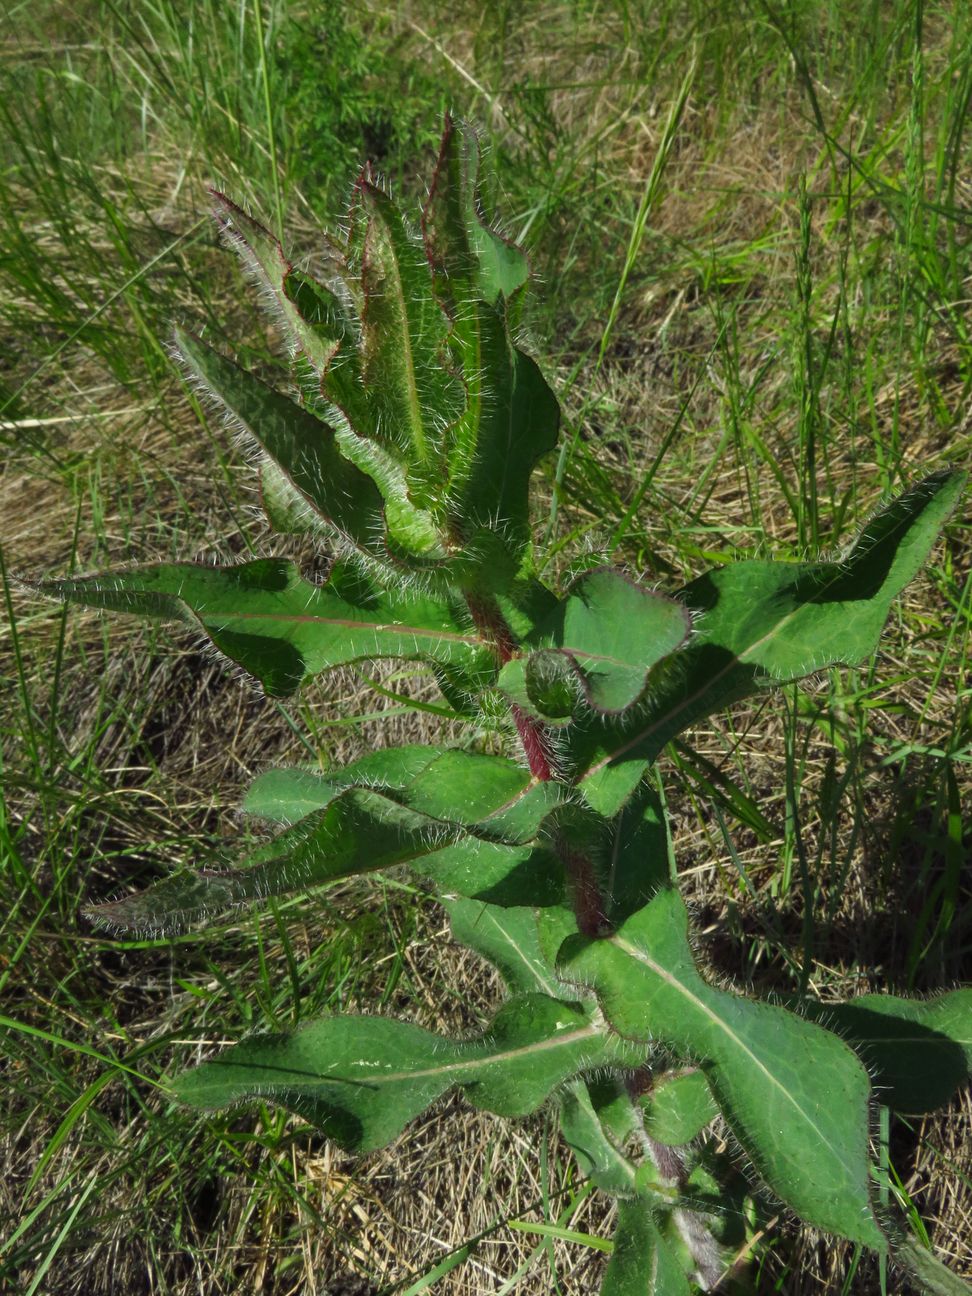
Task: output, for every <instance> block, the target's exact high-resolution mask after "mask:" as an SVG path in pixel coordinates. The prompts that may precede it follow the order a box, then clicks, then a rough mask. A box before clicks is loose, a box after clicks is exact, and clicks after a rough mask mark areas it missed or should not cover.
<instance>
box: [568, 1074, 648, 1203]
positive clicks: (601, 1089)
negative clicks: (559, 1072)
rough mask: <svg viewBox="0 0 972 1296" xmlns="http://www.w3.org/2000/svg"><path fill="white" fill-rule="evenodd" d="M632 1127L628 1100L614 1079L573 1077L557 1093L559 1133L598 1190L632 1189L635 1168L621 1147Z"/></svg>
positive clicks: (625, 1191) (614, 1193)
mask: <svg viewBox="0 0 972 1296" xmlns="http://www.w3.org/2000/svg"><path fill="white" fill-rule="evenodd" d="M612 1106H613V1107H616V1108H617V1109H618V1111H617V1112H616V1113H615V1112H613V1111H612V1110H611V1108H612ZM635 1130H636V1121H635V1112H634V1108H633V1106H632V1103H631V1100H630V1099H629V1098H628V1096H627V1095H626V1094H624V1093H623V1092H622V1091H621V1090H620V1088H619V1086H618V1085H617V1084H616V1083H615V1082H614V1081H610V1080H609V1081H604V1082H597V1081H590V1080H589V1081H583V1080H575V1081H574V1082H573V1083H572V1084H570V1085H568V1087H567V1089H566V1090H565V1091H564V1093H563V1095H562V1096H561V1101H560V1132H561V1134H562V1135H563V1136H564V1139H565V1141H566V1143H567V1144H568V1146H569V1147H570V1149H571V1151H572V1152H573V1153H574V1156H575V1157H576V1158H577V1164H578V1165H579V1166H580V1169H581V1172H582V1173H583V1174H585V1175H587V1176H588V1177H589V1178H591V1179H593V1180H594V1183H595V1184H596V1185H597V1186H598V1188H600V1189H601V1191H602V1192H606V1193H610V1194H611V1195H612V1196H629V1195H630V1194H631V1193H632V1192H633V1191H634V1187H635V1167H634V1165H633V1164H632V1162H631V1160H630V1159H629V1158H628V1157H627V1156H626V1155H625V1146H626V1144H627V1143H628V1142H629V1141H630V1137H631V1135H632V1134H633V1133H634V1132H635Z"/></svg>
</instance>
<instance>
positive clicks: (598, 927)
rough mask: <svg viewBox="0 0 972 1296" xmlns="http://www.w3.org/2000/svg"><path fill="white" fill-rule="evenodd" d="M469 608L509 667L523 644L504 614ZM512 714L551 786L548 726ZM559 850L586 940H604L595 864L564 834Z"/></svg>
mask: <svg viewBox="0 0 972 1296" xmlns="http://www.w3.org/2000/svg"><path fill="white" fill-rule="evenodd" d="M466 605H467V607H468V608H469V615H470V616H471V617H472V619H473V624H474V625H475V627H476V629H477V630H478V631H479V632H480V634H481V635H482V636H483V638H484V639H485V640H486V642H487V643H488V644H490V646H491V647H492V648H493V651H494V652H495V653H496V656H497V657H498V658H499V661H500V663H501V664H503V665H505V663H506V662H508V661H509V660H510V659H511V658H512V657H514V656H515V655H516V653H517V652H518V651H519V644H518V643H517V641H516V637H515V636H514V634H513V631H512V630H511V629H510V627H509V625H508V624H507V622H506V618H505V617H504V616H503V613H502V612H501V611H500V609H499V608H498V607H497V605H496V603H495V602H494V601H493V600H492V599H489V598H483V597H479V596H476V595H473V594H467V595H466ZM510 711H511V713H512V716H513V721H514V723H515V724H516V729H517V733H518V734H519V735H520V742H521V743H522V744H523V751H524V754H525V755H526V758H527V764H528V765H529V767H530V773H531V774H532V775H533V777H534V778H535V779H538V780H539V781H540V782H541V783H549V782H551V781H552V780H554V779H555V778H557V761H556V758H555V756H554V750H553V742H552V740H551V736H550V730H549V728H548V726H547V725H545V724H543V723H542V722H541V721H540V720H537V719H535V718H534V717H533V716H531V715H528V714H527V712H526V711H524V710H523V708H522V707H519V706H517V705H516V703H515V702H512V703H511V704H510ZM555 847H556V851H557V854H558V856H559V858H560V860H561V861H562V863H563V865H564V869H565V871H566V873H567V879H568V882H569V884H570V890H571V896H572V898H573V903H574V915H575V917H576V918H577V926H578V929H579V930H580V932H581V934H582V935H584V936H589V937H598V936H604V935H605V934H606V933H607V932H608V931H609V930H610V924H609V923H608V920H607V914H606V913H605V909H604V900H603V898H602V896H601V889H600V887H599V886H598V882H597V874H596V872H595V869H594V863H593V861H592V860H591V859H590V858H589V856H587V855H586V854H585V853H584V852H583V851H580V850H577V848H576V847H575V846H573V845H572V844H571V843H570V842H569V841H567V840H566V838H565V837H563V836H562V835H561V834H560V833H557V835H556V839H555Z"/></svg>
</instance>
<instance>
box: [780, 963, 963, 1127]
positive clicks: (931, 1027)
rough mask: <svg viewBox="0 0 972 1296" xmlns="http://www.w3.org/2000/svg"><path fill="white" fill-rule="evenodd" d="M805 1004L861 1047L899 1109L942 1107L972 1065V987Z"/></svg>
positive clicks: (877, 1086) (881, 1091) (880, 1091)
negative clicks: (908, 996)
mask: <svg viewBox="0 0 972 1296" xmlns="http://www.w3.org/2000/svg"><path fill="white" fill-rule="evenodd" d="M805 1007H806V1011H807V1012H808V1013H809V1014H810V1015H812V1016H813V1017H815V1018H817V1019H818V1020H820V1021H822V1022H824V1024H825V1025H827V1026H829V1027H830V1029H831V1030H835V1031H837V1032H838V1033H839V1034H840V1035H842V1036H843V1038H844V1039H845V1040H847V1042H848V1044H850V1045H851V1046H852V1047H853V1048H854V1049H856V1050H857V1052H858V1053H860V1055H861V1057H862V1058H863V1059H864V1062H865V1063H866V1064H867V1067H868V1070H869V1071H870V1073H871V1080H872V1083H873V1084H874V1091H875V1096H876V1097H877V1098H878V1100H879V1101H880V1102H882V1103H885V1104H886V1105H887V1106H888V1107H893V1108H894V1109H895V1110H896V1111H902V1112H908V1113H910V1114H912V1115H923V1114H924V1113H925V1112H931V1111H935V1109H936V1108H938V1107H943V1106H944V1105H945V1104H946V1103H947V1102H948V1101H949V1099H950V1098H951V1097H952V1095H953V1094H954V1093H955V1091H956V1089H958V1087H959V1086H960V1085H962V1084H964V1083H965V1081H966V1080H967V1079H968V1077H969V1073H970V1071H972V989H967V990H952V991H949V992H948V993H946V994H942V995H936V996H935V998H933V999H899V998H896V997H895V996H893V995H880V994H874V995H861V996H860V997H859V998H858V999H852V1000H850V1002H849V1003H843V1004H826V1003H813V1004H807V1005H806V1006H805Z"/></svg>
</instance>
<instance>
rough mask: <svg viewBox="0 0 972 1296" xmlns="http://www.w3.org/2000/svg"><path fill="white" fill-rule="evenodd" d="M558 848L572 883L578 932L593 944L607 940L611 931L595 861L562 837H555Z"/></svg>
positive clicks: (571, 891) (559, 835) (569, 880)
mask: <svg viewBox="0 0 972 1296" xmlns="http://www.w3.org/2000/svg"><path fill="white" fill-rule="evenodd" d="M555 846H556V850H557V855H558V856H559V858H560V859H561V861H562V862H563V865H564V868H565V870H566V872H567V880H568V882H569V883H570V893H571V900H572V901H573V907H574V917H575V918H576V919H577V930H578V931H579V932H580V934H581V935H582V936H587V937H589V938H590V939H591V940H598V939H599V938H600V937H602V936H606V935H607V934H608V932H609V931H610V930H611V924H610V923H609V922H608V916H607V914H606V913H605V911H604V898H603V896H602V895H601V888H600V886H599V885H598V881H597V873H596V872H595V870H594V861H593V860H592V859H591V858H590V856H589V855H586V854H585V853H584V852H583V851H579V850H577V848H576V847H575V846H573V845H572V844H571V843H570V842H569V841H568V840H567V839H566V838H565V837H564V836H563V835H562V834H561V833H557V835H556V838H555Z"/></svg>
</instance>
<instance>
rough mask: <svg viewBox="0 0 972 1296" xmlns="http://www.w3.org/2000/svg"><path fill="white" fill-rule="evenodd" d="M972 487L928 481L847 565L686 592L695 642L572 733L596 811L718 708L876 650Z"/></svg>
mask: <svg viewBox="0 0 972 1296" xmlns="http://www.w3.org/2000/svg"><path fill="white" fill-rule="evenodd" d="M965 479H966V475H965V474H964V473H961V472H951V471H944V472H938V473H933V474H932V475H931V476H930V477H926V478H925V479H924V481H921V482H918V483H917V484H916V485H915V486H912V487H911V489H910V490H907V491H905V493H904V494H903V495H901V496H900V497H899V498H898V499H897V500H895V501H894V502H893V503H892V504H890V505H888V507H887V508H885V509H884V510H883V511H882V512H880V513H878V514H876V515H875V517H874V518H872V520H871V521H870V522H869V523H868V525H867V526H866V527H865V528H864V530H863V532H862V533H861V536H860V539H859V540H858V541H857V543H856V544H855V545H854V547H853V548H852V549H851V550H850V552H849V553H848V555H847V556H846V557H845V558H844V559H842V560H841V561H840V562H832V563H774V562H756V561H752V562H738V563H732V564H730V565H729V566H726V567H722V568H719V569H718V570H716V571H712V572H709V573H708V574H706V575H704V576H702V577H700V578H699V579H698V580H696V581H693V582H692V584H690V585H688V586H686V588H685V589H683V590H682V591H681V592H680V593H679V594H678V596H677V597H678V598H679V599H680V600H681V602H682V603H684V605H685V606H686V607H687V608H689V609H691V611H692V613H693V616H694V634H693V637H692V639H691V641H690V643H689V644H688V645H687V647H686V649H685V650H684V651H683V652H680V653H678V654H677V655H676V656H673V657H672V658H671V659H670V662H671V669H670V671H666V672H665V674H664V676H663V677H662V678H660V679H659V680H658V682H657V683H656V685H655V687H654V688H653V689H652V692H651V694H650V695H649V696H648V698H647V699H646V702H645V704H644V707H643V708H639V709H638V712H637V714H634V713H633V714H631V715H624V716H621V717H619V718H617V719H616V720H614V721H609V722H607V724H605V723H604V722H603V721H600V720H598V721H596V722H595V721H593V720H592V721H587V722H583V721H582V722H579V723H578V724H576V725H575V726H574V727H573V728H572V729H571V730H570V742H571V747H572V753H573V758H574V761H575V763H576V768H577V770H578V777H579V778H580V779H581V780H582V787H583V789H584V792H585V795H586V796H587V797H588V799H589V800H590V801H591V804H592V805H594V807H595V808H596V809H598V810H599V811H600V812H601V813H602V814H608V815H609V814H613V813H614V812H615V810H617V809H618V807H619V806H620V805H621V804H622V803H623V802H624V800H625V798H626V797H627V796H629V795H630V793H631V791H632V790H633V788H634V787H636V786H637V783H638V781H639V779H640V777H641V775H642V774H643V772H644V770H645V769H646V768H647V766H648V764H649V763H650V762H651V761H653V760H654V759H655V758H656V757H657V756H658V754H659V753H660V752H661V750H662V749H663V748H664V746H665V744H666V743H667V742H668V741H669V740H670V739H671V738H674V737H675V736H676V735H677V734H679V733H680V732H681V731H682V730H683V729H685V728H687V727H688V726H689V725H692V724H695V723H696V722H697V721H698V720H700V719H702V718H703V717H704V716H706V715H709V714H711V713H712V712H713V711H716V710H719V709H720V708H721V707H724V706H728V705H729V704H731V703H733V702H736V701H739V700H740V699H741V698H744V697H746V696H748V695H749V694H751V693H753V692H756V691H757V690H759V689H761V688H764V687H767V686H771V685H778V684H783V683H786V682H788V681H792V680H796V679H800V678H801V677H802V676H804V675H808V674H811V673H812V672H814V671H818V670H822V669H823V668H824V667H826V666H832V665H836V664H839V663H848V664H851V663H854V662H857V661H860V660H861V659H862V658H863V657H865V656H867V654H868V653H869V652H872V651H873V650H874V648H875V647H876V645H877V642H878V639H879V637H880V634H881V630H882V627H883V625H884V622H885V620H886V619H887V615H888V611H889V609H890V607H891V603H892V601H893V600H894V599H895V598H896V597H897V596H898V595H899V594H900V593H901V591H902V590H903V589H904V587H905V586H906V585H907V584H908V582H909V581H910V580H911V579H912V578H913V577H914V576H915V574H916V573H917V571H918V570H919V568H920V567H921V566H922V564H923V563H924V561H925V559H926V558H927V557H928V554H929V553H930V551H931V548H932V546H933V545H934V543H935V540H936V538H937V536H938V534H939V531H940V530H941V528H942V526H943V525H944V523H945V522H946V521H947V519H948V516H949V514H950V513H951V512H952V510H953V509H954V508H955V505H956V503H957V502H958V499H959V496H960V495H961V492H962V489H963V487H964V484H965Z"/></svg>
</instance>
